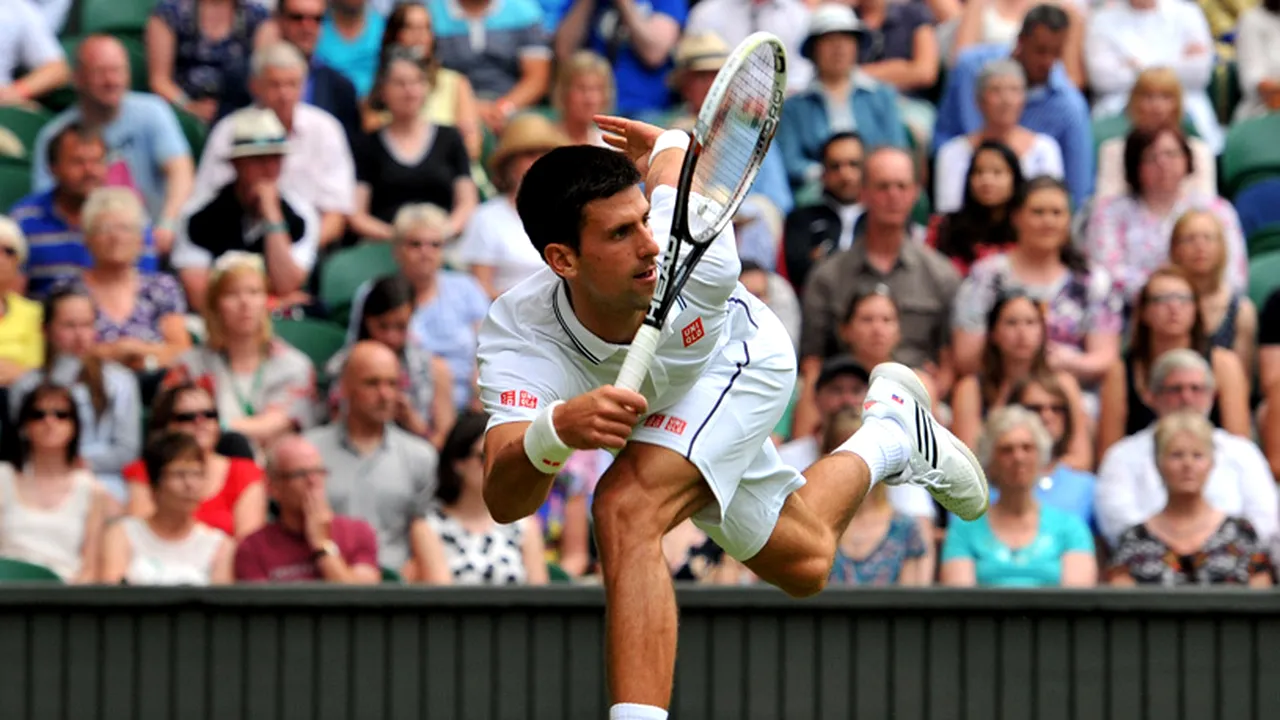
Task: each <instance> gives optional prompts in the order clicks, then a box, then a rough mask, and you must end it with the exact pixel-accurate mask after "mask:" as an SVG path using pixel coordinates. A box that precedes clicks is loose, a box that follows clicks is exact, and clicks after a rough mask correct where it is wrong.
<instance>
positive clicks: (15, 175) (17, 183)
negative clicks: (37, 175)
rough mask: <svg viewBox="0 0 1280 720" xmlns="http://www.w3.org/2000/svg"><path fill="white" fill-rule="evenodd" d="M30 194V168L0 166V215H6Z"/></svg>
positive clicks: (25, 166)
mask: <svg viewBox="0 0 1280 720" xmlns="http://www.w3.org/2000/svg"><path fill="white" fill-rule="evenodd" d="M30 193H31V168H30V167H29V166H27V165H11V164H7V163H5V164H0V213H2V214H6V215H7V214H8V213H9V208H11V207H13V204H14V203H16V202H18V201H19V200H21V199H22V198H24V197H26V196H27V195H29V194H30Z"/></svg>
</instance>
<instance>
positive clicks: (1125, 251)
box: [1084, 193, 1249, 301]
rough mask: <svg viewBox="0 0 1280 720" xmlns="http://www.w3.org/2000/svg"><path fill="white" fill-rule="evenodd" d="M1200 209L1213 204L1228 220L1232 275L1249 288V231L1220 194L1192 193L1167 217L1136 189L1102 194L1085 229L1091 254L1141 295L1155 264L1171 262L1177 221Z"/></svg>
mask: <svg viewBox="0 0 1280 720" xmlns="http://www.w3.org/2000/svg"><path fill="white" fill-rule="evenodd" d="M1194 209H1203V210H1208V211H1209V212H1211V213H1213V215H1214V216H1215V217H1217V218H1218V222H1220V223H1222V228H1223V231H1224V237H1225V239H1226V245H1227V268H1226V280H1227V283H1228V284H1229V285H1230V286H1231V289H1233V290H1235V291H1236V292H1244V291H1245V290H1246V289H1247V288H1248V287H1249V255H1248V252H1246V250H1245V242H1244V232H1243V231H1242V230H1241V229H1240V218H1239V216H1237V215H1236V210H1235V208H1234V207H1232V206H1231V203H1229V202H1227V201H1226V200H1223V199H1222V198H1220V197H1210V196H1208V195H1201V194H1199V193H1188V194H1186V195H1184V196H1183V198H1182V199H1181V200H1179V201H1178V203H1177V204H1176V205H1174V206H1173V210H1172V211H1171V212H1170V213H1169V214H1168V215H1165V216H1164V217H1157V216H1155V215H1152V214H1151V213H1150V212H1148V211H1147V208H1146V206H1145V205H1143V204H1142V202H1141V201H1140V200H1138V199H1137V198H1135V197H1134V196H1133V195H1118V196H1116V197H1110V198H1105V199H1102V200H1099V201H1097V205H1096V206H1095V207H1094V209H1093V215H1092V216H1091V217H1090V218H1089V228H1088V230H1087V231H1086V233H1085V241H1084V250H1085V254H1087V255H1088V256H1089V261H1090V262H1092V263H1093V264H1094V265H1095V266H1097V267H1105V268H1107V269H1108V270H1110V272H1111V273H1112V274H1113V275H1114V276H1115V281H1116V284H1117V285H1118V286H1119V288H1120V291H1121V292H1122V293H1123V294H1124V297H1125V300H1126V301H1128V300H1130V299H1132V298H1134V297H1136V296H1137V294H1138V292H1139V291H1140V290H1142V286H1143V284H1144V283H1146V281H1147V277H1149V276H1150V275H1151V273H1152V272H1153V271H1154V270H1156V269H1157V268H1159V267H1160V266H1161V265H1164V264H1165V263H1167V262H1169V241H1170V239H1171V237H1172V235H1173V224H1174V223H1175V222H1177V220H1178V218H1180V217H1182V214H1183V213H1185V212H1187V211H1188V210H1194Z"/></svg>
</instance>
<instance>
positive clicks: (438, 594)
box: [0, 588, 1280, 720]
mask: <svg viewBox="0 0 1280 720" xmlns="http://www.w3.org/2000/svg"><path fill="white" fill-rule="evenodd" d="M680 600H681V605H682V618H681V635H680V642H681V647H680V656H679V657H680V660H679V667H678V669H677V678H676V692H675V697H674V702H673V712H672V717H673V718H674V720H710V719H712V718H727V719H732V720H743V719H755V718H759V719H761V720H807V719H809V718H841V719H846V718H866V719H870V720H885V719H886V718H892V719H893V720H916V719H926V718H928V719H937V720H942V719H946V718H957V719H960V718H964V719H966V720H989V719H993V720H994V719H1003V720H1027V719H1030V718H1044V719H1046V720H1055V719H1062V720H1068V719H1073V720H1075V719H1078V720H1085V719H1088V720H1095V719H1104V718H1109V719H1111V720H1141V719H1146V720H1175V719H1177V718H1186V719H1187V720H1209V719H1212V718H1222V719H1223V720H1227V719H1231V720H1235V719H1237V718H1259V719H1277V718H1280V602H1278V600H1280V596H1277V595H1276V594H1274V593H1271V592H1247V591H1241V592H1196V591H1193V592H1188V593H1176V594H1165V593H1145V592H1123V593H1122V592H1052V593H1041V592H1026V593H996V592H982V591H975V592H956V591H940V590H938V591H896V590H889V591H871V590H860V591H859V590H854V591H828V592H826V593H824V594H823V595H821V596H819V597H817V598H814V599H812V600H808V601H803V602H795V601H791V600H789V599H787V598H785V597H784V596H782V595H781V594H780V593H777V592H774V591H770V590H738V589H711V590H701V589H695V590H689V591H682V593H681V596H680ZM601 610H602V604H601V596H600V594H599V591H598V590H596V589H584V588H552V589H522V590H501V591H481V590H466V589H452V590H435V591H431V590H415V589H409V588H375V589H372V590H358V591H353V590H345V589H338V588H269V589H252V588H228V589H220V590H167V589H110V590H106V589H78V588H71V589H67V588H57V589H36V588H32V589H25V588H22V589H9V588H6V589H4V590H3V591H0V720H21V719H23V718H32V719H36V720H59V719H62V718H66V719H68V720H93V719H94V718H112V719H114V718H129V719H133V718H137V719H138V720H151V719H153V718H155V719H158V720H171V719H180V720H200V719H204V718H207V719H209V720H230V719H234V718H246V719H248V720H274V719H275V718H299V719H303V718H306V719H308V720H309V719H311V718H355V719H358V720H376V719H381V718H388V719H390V718H442V719H449V718H460V719H468V720H469V719H471V718H476V719H483V718H503V719H505V718H519V719H528V720H534V719H538V720H540V719H542V718H547V719H548V720H566V719H567V720H577V719H578V718H582V719H584V720H588V719H589V720H604V718H605V717H606V712H607V701H606V698H605V695H604V690H603V661H602V653H601V649H602V643H603V640H602V634H601V633H602V625H601Z"/></svg>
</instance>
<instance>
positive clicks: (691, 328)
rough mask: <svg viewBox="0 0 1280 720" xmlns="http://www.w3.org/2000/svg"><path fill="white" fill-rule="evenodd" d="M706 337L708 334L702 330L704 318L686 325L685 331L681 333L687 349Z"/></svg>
mask: <svg viewBox="0 0 1280 720" xmlns="http://www.w3.org/2000/svg"><path fill="white" fill-rule="evenodd" d="M704 335H706V333H705V332H703V330H702V318H696V319H695V320H694V321H693V322H691V323H689V324H688V325H685V326H684V329H683V330H681V331H680V337H681V338H682V339H683V340H684V346H685V347H689V346H690V345H692V344H694V343H696V342H698V341H699V340H701V339H702V338H703V336H704Z"/></svg>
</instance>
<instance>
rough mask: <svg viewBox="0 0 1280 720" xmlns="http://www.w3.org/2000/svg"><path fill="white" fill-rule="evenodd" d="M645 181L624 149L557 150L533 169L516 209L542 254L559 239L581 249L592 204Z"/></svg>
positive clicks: (574, 147)
mask: <svg viewBox="0 0 1280 720" xmlns="http://www.w3.org/2000/svg"><path fill="white" fill-rule="evenodd" d="M640 180H641V178H640V171H639V170H637V169H636V166H635V164H634V163H632V162H631V161H630V160H629V159H627V157H626V156H625V155H623V154H622V153H620V152H617V151H614V150H610V149H608V148H602V147H595V146H592V145H570V146H567V147H561V148H556V149H555V150H552V151H551V152H549V153H547V154H546V155H543V156H542V157H540V158H538V160H537V161H536V162H534V163H533V167H531V168H529V172H528V173H527V174H526V175H525V176H524V182H522V183H520V192H519V193H518V194H517V195H516V210H517V211H518V212H519V213H520V222H522V223H523V224H524V231H525V233H526V234H528V235H529V240H531V241H532V242H533V247H534V249H536V250H537V251H538V254H539V255H542V254H543V253H544V252H545V251H546V249H547V246H548V245H551V244H553V243H558V244H560V245H568V246H569V247H571V248H573V249H574V250H575V251H576V250H578V249H579V241H580V238H581V234H582V222H583V215H582V209H583V208H584V207H586V206H587V203H590V202H592V201H593V200H601V199H603V198H608V197H613V196H614V195H617V194H618V193H620V192H622V191H623V190H626V189H627V188H629V187H634V186H635V185H638V184H639V183H640Z"/></svg>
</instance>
